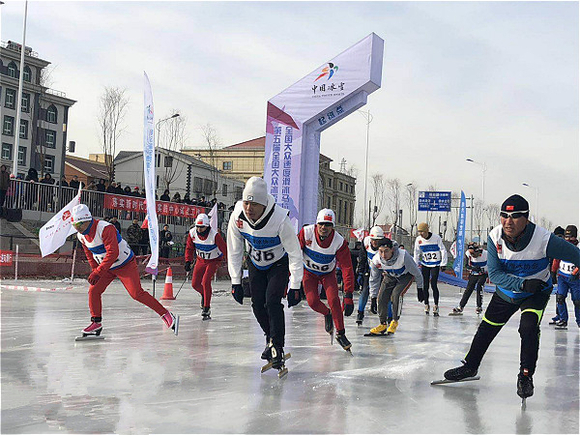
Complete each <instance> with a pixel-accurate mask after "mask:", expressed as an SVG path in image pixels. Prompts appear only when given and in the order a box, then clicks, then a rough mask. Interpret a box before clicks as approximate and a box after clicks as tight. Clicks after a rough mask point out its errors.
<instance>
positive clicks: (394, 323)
mask: <svg viewBox="0 0 580 435" xmlns="http://www.w3.org/2000/svg"><path fill="white" fill-rule="evenodd" d="M397 326H399V322H398V321H397V320H391V323H390V324H389V329H387V334H394V333H395V331H396V330H397Z"/></svg>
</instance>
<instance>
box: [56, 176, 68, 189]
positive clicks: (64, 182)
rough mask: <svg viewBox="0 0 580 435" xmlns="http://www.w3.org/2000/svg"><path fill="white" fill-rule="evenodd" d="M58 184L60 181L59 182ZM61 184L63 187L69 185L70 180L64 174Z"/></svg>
mask: <svg viewBox="0 0 580 435" xmlns="http://www.w3.org/2000/svg"><path fill="white" fill-rule="evenodd" d="M57 184H58V183H57ZM60 185H61V186H62V187H68V182H67V181H66V177H65V176H64V175H63V176H62V178H61V179H60Z"/></svg>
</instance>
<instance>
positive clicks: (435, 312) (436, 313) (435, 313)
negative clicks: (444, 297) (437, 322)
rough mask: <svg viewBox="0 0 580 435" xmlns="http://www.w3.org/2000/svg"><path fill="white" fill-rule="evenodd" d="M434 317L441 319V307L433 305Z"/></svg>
mask: <svg viewBox="0 0 580 435" xmlns="http://www.w3.org/2000/svg"><path fill="white" fill-rule="evenodd" d="M433 316H434V317H439V305H433Z"/></svg>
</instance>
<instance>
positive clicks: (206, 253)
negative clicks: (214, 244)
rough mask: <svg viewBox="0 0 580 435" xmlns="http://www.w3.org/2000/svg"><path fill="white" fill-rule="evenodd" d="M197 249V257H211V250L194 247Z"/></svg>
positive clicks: (207, 258) (205, 258) (208, 258)
mask: <svg viewBox="0 0 580 435" xmlns="http://www.w3.org/2000/svg"><path fill="white" fill-rule="evenodd" d="M196 251H197V256H198V257H199V258H202V259H204V260H210V259H211V252H204V251H200V250H199V249H196Z"/></svg>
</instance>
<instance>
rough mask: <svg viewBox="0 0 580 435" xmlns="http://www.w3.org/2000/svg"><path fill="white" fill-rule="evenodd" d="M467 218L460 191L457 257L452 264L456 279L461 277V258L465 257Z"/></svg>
mask: <svg viewBox="0 0 580 435" xmlns="http://www.w3.org/2000/svg"><path fill="white" fill-rule="evenodd" d="M466 216H467V205H466V202H465V193H463V190H462V191H461V205H460V206H459V222H458V224H457V238H456V240H455V242H456V248H455V249H456V251H457V255H456V257H455V261H454V262H453V271H454V272H455V276H456V277H458V278H462V277H463V256H464V255H465V220H466Z"/></svg>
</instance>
